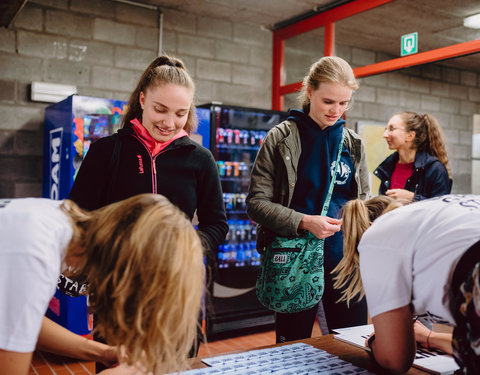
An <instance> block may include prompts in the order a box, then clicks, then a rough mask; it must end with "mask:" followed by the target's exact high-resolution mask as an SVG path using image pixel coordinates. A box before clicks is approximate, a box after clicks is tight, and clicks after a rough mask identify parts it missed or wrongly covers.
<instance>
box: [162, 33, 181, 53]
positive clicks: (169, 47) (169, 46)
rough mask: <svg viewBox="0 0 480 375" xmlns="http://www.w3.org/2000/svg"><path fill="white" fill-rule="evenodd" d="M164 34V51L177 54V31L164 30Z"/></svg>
mask: <svg viewBox="0 0 480 375" xmlns="http://www.w3.org/2000/svg"><path fill="white" fill-rule="evenodd" d="M162 36H163V40H162V53H167V54H169V55H175V54H176V53H177V33H176V32H173V31H168V30H163V33H162Z"/></svg>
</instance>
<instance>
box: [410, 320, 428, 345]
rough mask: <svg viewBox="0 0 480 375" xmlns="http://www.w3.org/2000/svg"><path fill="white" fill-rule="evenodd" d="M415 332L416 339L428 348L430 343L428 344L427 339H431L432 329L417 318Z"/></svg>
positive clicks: (414, 325)
mask: <svg viewBox="0 0 480 375" xmlns="http://www.w3.org/2000/svg"><path fill="white" fill-rule="evenodd" d="M413 332H414V333H415V341H416V342H417V343H419V344H420V345H422V346H423V347H424V348H428V347H429V345H427V339H429V336H430V335H431V333H432V331H431V330H429V329H428V328H427V327H425V326H424V325H423V324H422V323H420V322H419V321H418V320H417V321H416V322H415V323H413Z"/></svg>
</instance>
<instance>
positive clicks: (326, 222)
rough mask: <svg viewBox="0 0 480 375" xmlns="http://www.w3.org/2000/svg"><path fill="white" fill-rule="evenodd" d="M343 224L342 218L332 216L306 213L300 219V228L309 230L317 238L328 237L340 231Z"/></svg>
mask: <svg viewBox="0 0 480 375" xmlns="http://www.w3.org/2000/svg"><path fill="white" fill-rule="evenodd" d="M341 225H342V220H339V219H334V218H332V217H328V216H320V215H305V216H304V217H303V218H302V220H301V221H300V225H299V226H298V229H305V230H308V231H310V232H311V233H312V234H313V235H314V236H315V237H317V238H327V237H330V236H332V235H334V234H335V233H336V232H338V231H339V230H340V228H341Z"/></svg>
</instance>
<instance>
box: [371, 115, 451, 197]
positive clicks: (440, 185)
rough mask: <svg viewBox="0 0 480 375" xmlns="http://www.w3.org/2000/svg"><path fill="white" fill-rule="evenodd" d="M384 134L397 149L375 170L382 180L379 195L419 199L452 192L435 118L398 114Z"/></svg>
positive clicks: (439, 129)
mask: <svg viewBox="0 0 480 375" xmlns="http://www.w3.org/2000/svg"><path fill="white" fill-rule="evenodd" d="M383 137H384V138H385V140H386V141H387V143H388V147H389V148H390V149H391V150H396V152H394V153H393V154H392V155H390V156H389V157H387V158H386V159H385V160H384V161H383V162H382V163H381V164H380V165H379V166H378V168H377V169H376V170H375V171H374V172H373V173H374V174H375V176H377V177H378V178H379V179H380V181H381V184H380V189H379V194H384V195H388V196H389V197H391V198H394V199H402V200H407V201H419V200H422V199H427V198H432V197H436V196H440V195H444V194H449V193H450V191H451V190H452V180H451V178H450V166H449V165H448V157H447V151H446V149H445V141H444V138H443V133H442V129H441V127H440V124H439V123H438V121H437V119H436V118H435V117H433V116H432V115H429V114H424V115H420V114H418V113H415V112H402V113H399V114H396V115H394V116H393V117H392V118H391V119H390V120H389V121H388V126H387V127H386V128H385V132H384V133H383Z"/></svg>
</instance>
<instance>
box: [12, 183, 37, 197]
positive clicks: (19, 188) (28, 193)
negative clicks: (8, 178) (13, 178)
mask: <svg viewBox="0 0 480 375" xmlns="http://www.w3.org/2000/svg"><path fill="white" fill-rule="evenodd" d="M14 197H15V198H29V197H37V198H41V197H42V183H41V182H17V183H15V184H14Z"/></svg>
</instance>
